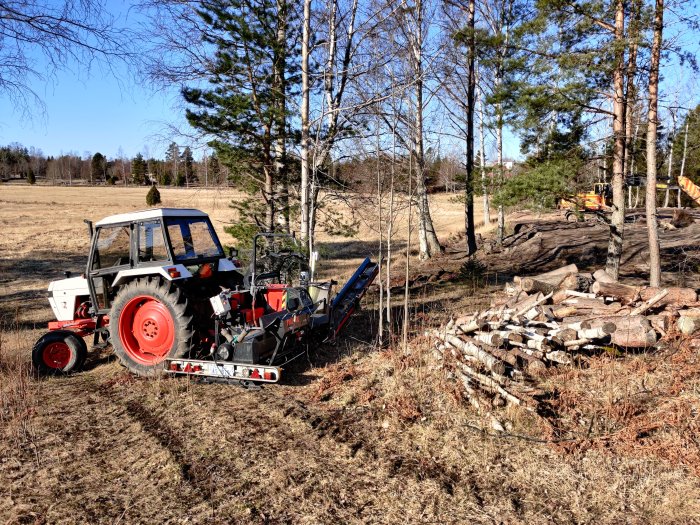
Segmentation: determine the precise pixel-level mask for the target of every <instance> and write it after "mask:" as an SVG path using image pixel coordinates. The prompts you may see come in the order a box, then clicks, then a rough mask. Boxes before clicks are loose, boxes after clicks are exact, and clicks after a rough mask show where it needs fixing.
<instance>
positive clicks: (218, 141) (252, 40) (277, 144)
mask: <svg viewBox="0 0 700 525" xmlns="http://www.w3.org/2000/svg"><path fill="white" fill-rule="evenodd" d="M198 13H199V15H200V16H201V18H202V20H203V22H204V23H205V24H207V25H208V26H209V31H208V33H207V34H206V36H205V42H206V43H207V44H209V45H212V46H214V47H215V48H216V53H215V56H214V58H213V60H212V61H211V65H210V70H209V77H208V82H209V85H208V86H207V87H206V88H199V87H188V88H185V89H183V90H182V95H183V97H184V99H185V101H186V102H187V103H188V104H189V106H190V107H189V108H188V109H187V112H186V117H187V120H188V122H189V123H190V124H191V125H192V126H193V127H194V128H196V129H199V130H201V131H203V132H205V133H207V134H209V135H211V136H213V137H214V139H213V140H212V141H211V142H210V145H211V146H212V147H213V148H214V150H215V151H216V153H217V155H218V157H219V159H220V161H221V162H223V163H224V164H226V165H227V166H228V167H229V168H230V169H231V171H232V174H233V175H234V177H235V180H236V182H238V184H239V187H240V188H241V189H245V190H248V191H250V192H255V193H258V194H259V195H260V197H261V199H260V200H261V202H258V203H245V206H243V203H241V201H237V202H234V203H232V206H233V207H234V208H237V209H238V210H239V212H241V213H242V214H244V217H245V218H246V219H248V221H250V222H252V223H257V224H261V225H263V226H264V228H266V229H268V230H270V231H272V230H274V229H275V226H276V220H275V219H276V214H277V213H278V212H280V211H281V212H284V207H285V205H284V203H283V201H284V197H283V195H285V194H286V186H287V172H288V162H289V160H288V158H287V148H288V147H289V145H290V142H291V139H292V137H293V135H292V133H291V132H290V122H289V118H288V117H289V111H288V108H287V98H288V97H289V96H290V95H291V94H292V87H293V86H295V85H296V84H298V64H297V61H296V59H295V58H294V57H296V56H297V54H298V53H297V52H296V50H295V49H294V46H296V45H298V41H299V39H298V38H297V32H298V29H299V28H298V27H297V26H298V24H295V23H293V21H292V15H293V10H292V9H291V8H290V6H289V5H288V3H287V0H261V1H260V2H256V3H255V4H251V3H249V2H247V1H245V0H208V1H205V2H202V4H201V8H200V9H199V10H198ZM293 58H294V59H293ZM261 203H262V204H263V205H264V206H260V204H261Z"/></svg>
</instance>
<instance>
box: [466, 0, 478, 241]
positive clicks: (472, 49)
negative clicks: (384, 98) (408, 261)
mask: <svg viewBox="0 0 700 525" xmlns="http://www.w3.org/2000/svg"><path fill="white" fill-rule="evenodd" d="M474 10H475V0H469V18H468V20H467V25H468V30H469V43H468V53H469V54H468V58H467V76H468V80H467V82H468V85H467V174H466V184H465V198H466V201H465V224H464V226H465V231H466V237H467V255H473V254H474V253H476V232H475V231H474V188H473V182H474V91H475V88H476V71H475V68H474V65H475V58H476V39H475V36H474Z"/></svg>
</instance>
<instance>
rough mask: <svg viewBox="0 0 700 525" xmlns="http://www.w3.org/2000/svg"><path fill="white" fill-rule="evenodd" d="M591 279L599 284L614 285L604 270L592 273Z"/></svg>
mask: <svg viewBox="0 0 700 525" xmlns="http://www.w3.org/2000/svg"><path fill="white" fill-rule="evenodd" d="M593 278H594V279H595V280H596V282H599V283H614V282H615V279H613V278H612V277H610V276H609V275H608V273H607V272H606V271H605V270H596V271H595V272H593Z"/></svg>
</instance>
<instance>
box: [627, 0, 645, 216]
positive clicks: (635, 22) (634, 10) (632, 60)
mask: <svg viewBox="0 0 700 525" xmlns="http://www.w3.org/2000/svg"><path fill="white" fill-rule="evenodd" d="M630 11H631V13H630V15H631V22H630V26H629V36H628V38H629V40H630V51H629V57H628V59H627V90H626V92H625V100H626V102H625V161H624V163H625V167H624V169H625V175H626V176H631V175H632V162H631V159H632V157H633V155H634V145H635V139H636V133H635V134H634V135H633V132H632V130H633V123H634V114H635V111H636V100H637V90H636V87H635V83H634V80H635V74H636V72H637V50H638V49H639V19H640V17H641V14H642V13H641V2H640V0H632V3H631V8H630ZM627 204H628V206H629V207H630V208H631V207H632V188H631V187H630V188H629V190H628V199H627Z"/></svg>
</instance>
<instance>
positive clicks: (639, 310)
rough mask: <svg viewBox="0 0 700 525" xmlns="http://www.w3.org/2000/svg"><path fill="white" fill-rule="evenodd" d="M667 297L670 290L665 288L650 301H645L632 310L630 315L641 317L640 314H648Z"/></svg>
mask: <svg viewBox="0 0 700 525" xmlns="http://www.w3.org/2000/svg"><path fill="white" fill-rule="evenodd" d="M667 295H668V290H667V289H665V288H664V289H663V290H661V291H660V292H657V293H656V294H655V295H653V296H652V297H650V298H649V299H647V300H645V301H644V302H643V303H642V304H640V305H639V306H637V307H636V308H635V309H634V310H632V312H631V313H630V315H639V314H642V313H644V312H646V311H647V310H648V309H649V308H651V307H652V306H654V305H657V306H658V305H659V303H660V302H661V300H662V299H663V298H664V297H666V296H667Z"/></svg>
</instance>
